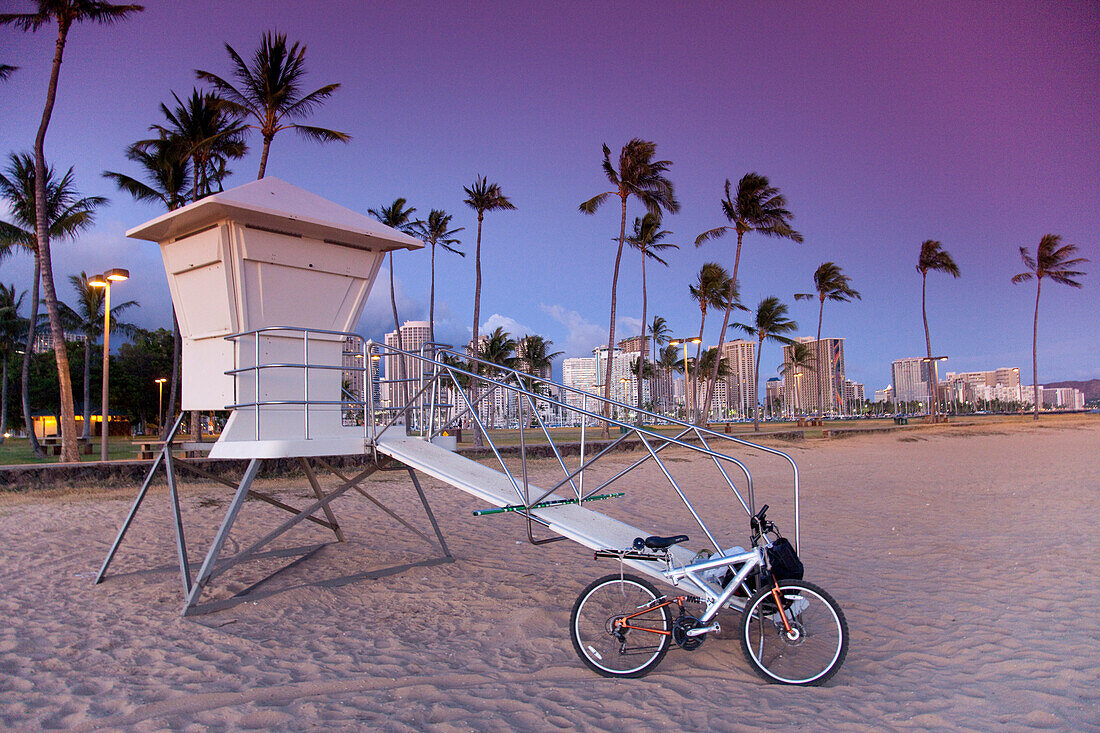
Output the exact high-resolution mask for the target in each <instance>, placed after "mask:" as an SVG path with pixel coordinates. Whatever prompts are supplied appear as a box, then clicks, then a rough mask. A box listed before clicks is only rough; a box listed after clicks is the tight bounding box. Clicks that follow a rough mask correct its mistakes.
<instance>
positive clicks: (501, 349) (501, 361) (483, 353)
mask: <svg viewBox="0 0 1100 733" xmlns="http://www.w3.org/2000/svg"><path fill="white" fill-rule="evenodd" d="M478 356H479V357H480V358H481V359H482V360H484V361H487V362H489V363H491V364H497V365H499V366H502V367H504V368H505V369H515V368H516V341H515V339H513V338H512V337H511V335H510V334H509V333H508V332H507V331H505V330H504V327H503V326H497V327H496V329H494V330H493V332H492V333H491V334H489V335H488V337H487V338H486V339H485V342H484V343H482V344H481V348H479V349H478ZM488 399H489V427H496V422H497V418H496V400H494V399H493V397H492V396H491V395H490V396H489V398H488Z"/></svg>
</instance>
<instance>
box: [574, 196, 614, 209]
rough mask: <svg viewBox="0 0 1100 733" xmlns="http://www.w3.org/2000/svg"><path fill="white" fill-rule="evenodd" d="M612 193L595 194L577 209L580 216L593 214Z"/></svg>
mask: <svg viewBox="0 0 1100 733" xmlns="http://www.w3.org/2000/svg"><path fill="white" fill-rule="evenodd" d="M613 193H615V192H614V191H605V192H604V193H599V194H596V195H595V196H593V197H592V198H590V199H588V200H587V201H585V202H584V203H583V204H581V205H580V206H579V207H577V208H578V210H579V211H580V212H581V213H582V214H595V213H596V210H597V209H599V208H600V207H601V206H603V204H604V202H605V201H606V200H607V197H608V196H610V195H611V194H613Z"/></svg>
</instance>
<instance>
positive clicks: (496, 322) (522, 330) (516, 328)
mask: <svg viewBox="0 0 1100 733" xmlns="http://www.w3.org/2000/svg"><path fill="white" fill-rule="evenodd" d="M498 327H499V328H503V329H504V331H505V333H507V334H508V335H509V336H511V337H512V338H514V339H520V338H523V337H524V336H529V335H531V334H533V333H535V329H533V328H529V327H527V326H524V325H523V324H522V323H520V322H518V321H517V320H515V319H514V318H509V317H508V316H502V315H500V314H499V313H494V314H493V315H491V316H489V319H488V320H487V321H485V323H483V324H481V325H480V326H478V329H479V331H480V332H481V333H482V334H486V333H492V332H493V331H494V330H496V329H497V328H498Z"/></svg>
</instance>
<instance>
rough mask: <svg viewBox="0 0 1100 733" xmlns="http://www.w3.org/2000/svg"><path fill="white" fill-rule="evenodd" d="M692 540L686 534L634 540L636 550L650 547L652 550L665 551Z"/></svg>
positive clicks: (636, 538)
mask: <svg viewBox="0 0 1100 733" xmlns="http://www.w3.org/2000/svg"><path fill="white" fill-rule="evenodd" d="M689 539H690V538H689V537H688V536H687V535H686V534H678V535H673V536H672V537H656V536H654V537H646V538H645V539H642V538H641V537H635V538H634V549H635V550H641V549H642V548H644V547H648V548H649V549H651V550H664V549H666V548H669V547H672V546H673V545H678V544H680V543H681V542H687V541H688V540H689Z"/></svg>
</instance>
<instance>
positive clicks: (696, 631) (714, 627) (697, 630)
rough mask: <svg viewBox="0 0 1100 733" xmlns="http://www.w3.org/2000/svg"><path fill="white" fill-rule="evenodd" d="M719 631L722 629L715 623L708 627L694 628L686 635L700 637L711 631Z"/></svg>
mask: <svg viewBox="0 0 1100 733" xmlns="http://www.w3.org/2000/svg"><path fill="white" fill-rule="evenodd" d="M721 630H722V627H721V626H719V625H718V622H717V621H715V622H714V623H712V624H711V625H710V626H700V627H698V628H695V629H688V631H687V635H688V636H702V635H703V634H709V633H710V632H712V631H721Z"/></svg>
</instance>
